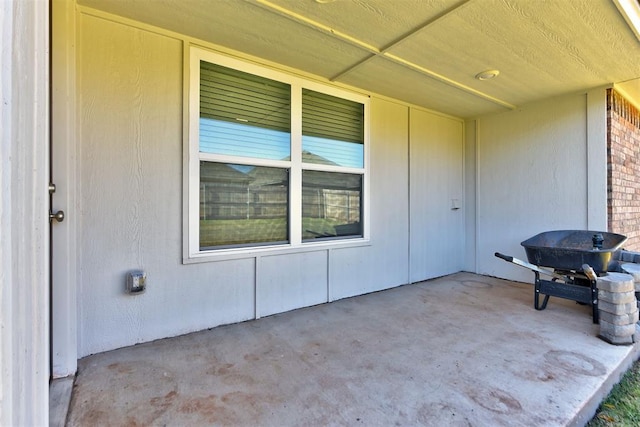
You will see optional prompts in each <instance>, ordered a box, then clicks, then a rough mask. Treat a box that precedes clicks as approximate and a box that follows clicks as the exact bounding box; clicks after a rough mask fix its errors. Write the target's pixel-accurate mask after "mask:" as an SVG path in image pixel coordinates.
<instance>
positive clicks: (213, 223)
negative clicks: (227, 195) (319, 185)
mask: <svg viewBox="0 0 640 427" xmlns="http://www.w3.org/2000/svg"><path fill="white" fill-rule="evenodd" d="M340 225H344V222H343V221H338V220H336V219H331V218H302V239H303V240H309V239H317V238H321V237H334V236H336V235H337V233H336V228H335V227H336V226H340ZM286 236H287V222H286V220H285V219H284V218H272V219H249V220H246V219H218V220H200V247H201V248H206V247H212V246H229V245H243V244H247V243H268V242H283V241H286V240H287V237H286Z"/></svg>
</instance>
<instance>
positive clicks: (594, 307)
mask: <svg viewBox="0 0 640 427" xmlns="http://www.w3.org/2000/svg"><path fill="white" fill-rule="evenodd" d="M590 285H591V313H592V316H593V323H595V324H598V323H600V313H599V311H598V287H597V286H596V285H597V281H596V280H591V283H590Z"/></svg>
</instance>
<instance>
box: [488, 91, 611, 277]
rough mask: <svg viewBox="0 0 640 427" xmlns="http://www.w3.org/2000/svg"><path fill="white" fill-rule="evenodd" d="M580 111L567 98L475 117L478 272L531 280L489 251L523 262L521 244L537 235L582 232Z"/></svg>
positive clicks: (580, 105) (582, 101)
mask: <svg viewBox="0 0 640 427" xmlns="http://www.w3.org/2000/svg"><path fill="white" fill-rule="evenodd" d="M586 112H587V106H586V96H585V95H573V96H567V97H562V98H556V99H552V100H547V101H543V102H540V103H536V104H531V105H529V106H526V107H523V108H521V109H519V110H516V111H511V112H507V113H503V114H497V115H493V116H488V117H484V118H480V119H478V128H477V132H478V133H477V135H478V140H477V144H478V164H477V168H478V182H477V189H478V190H477V191H478V193H477V200H478V218H477V221H478V234H477V238H478V252H477V263H478V264H477V265H478V272H479V273H481V274H488V275H492V276H499V277H506V278H509V279H513V280H520V281H525V282H530V281H531V280H532V274H531V273H530V272H528V271H526V270H524V269H522V268H518V267H516V266H513V265H510V264H507V263H505V262H504V261H502V260H499V259H497V258H495V257H494V255H493V254H494V253H495V252H496V251H498V252H502V253H506V254H510V255H513V256H515V257H518V258H524V256H525V254H524V250H523V248H522V247H521V246H520V242H521V241H523V240H525V239H527V238H529V237H531V236H533V235H535V234H537V233H540V232H542V231H548V230H554V229H585V228H586V226H587V214H588V207H587V202H588V197H587V191H588V188H587V135H586V129H587V121H586V120H587V118H586ZM602 161H603V162H604V161H605V159H602Z"/></svg>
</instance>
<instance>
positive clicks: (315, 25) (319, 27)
mask: <svg viewBox="0 0 640 427" xmlns="http://www.w3.org/2000/svg"><path fill="white" fill-rule="evenodd" d="M471 1H472V0H461V1H460V2H458V3H456V4H455V5H453V6H451V7H450V8H448V9H446V10H444V11H442V12H441V13H439V14H438V15H436V16H435V17H433V18H431V19H429V20H428V21H426V22H425V23H423V24H422V25H421V26H420V27H418V28H416V29H414V30H412V31H410V32H409V33H407V34H405V35H403V36H402V37H400V38H399V39H397V40H395V41H393V42H392V43H391V44H389V45H387V46H386V47H384V48H382V49H379V48H377V47H375V46H373V45H371V44H369V43H366V42H364V41H362V40H359V39H357V38H356V37H353V36H350V35H349V34H346V33H343V32H341V31H338V30H336V29H334V28H331V27H330V26H328V25H325V24H323V23H321V22H318V21H315V20H313V19H311V18H309V17H307V16H304V15H301V14H299V13H297V12H294V11H292V10H289V9H286V8H284V7H282V6H279V5H277V4H274V3H272V2H270V1H269V0H255V1H253V2H252V3H253V4H256V5H258V6H260V7H262V8H263V9H266V10H269V11H271V12H274V13H276V14H278V15H280V16H283V17H285V18H287V19H290V20H292V21H295V22H298V23H300V24H302V25H304V26H306V27H309V28H312V29H314V30H316V31H320V32H322V33H325V34H328V35H330V36H331V37H334V38H337V39H340V40H342V41H344V42H346V43H349V44H350V45H352V46H355V47H357V48H360V49H362V50H365V51H367V52H369V53H371V54H372V55H371V56H369V57H367V58H365V59H364V60H362V61H359V62H357V63H355V64H354V65H352V66H350V67H348V68H346V69H345V70H344V71H342V72H341V73H339V74H337V75H336V76H334V77H332V78H330V80H331V81H335V80H337V79H338V78H340V77H343V76H344V75H346V74H347V73H349V72H352V71H353V70H355V69H357V68H359V67H361V66H362V65H364V64H365V63H367V62H368V61H370V60H371V59H373V58H376V57H381V58H385V59H387V60H389V61H392V62H394V63H396V64H399V65H400V66H403V67H405V68H407V69H411V70H413V71H416V72H418V73H421V74H423V75H424V76H426V77H429V78H432V79H435V80H438V81H440V82H442V83H445V84H447V85H449V86H452V87H454V88H456V89H459V90H462V91H464V92H466V93H468V94H471V95H473V96H477V97H479V98H482V99H485V100H487V101H490V102H493V103H495V104H497V105H500V106H502V107H506V108H508V109H512V110H513V109H515V108H516V106H515V105H513V104H510V103H509V102H506V101H503V100H501V99H498V98H495V97H493V96H491V95H489V94H486V93H484V92H481V91H479V90H476V89H473V88H472V87H469V86H467V85H465V84H462V83H460V82H457V81H455V80H453V79H450V78H448V77H446V76H443V75H442V74H438V73H436V72H435V71H433V70H430V69H428V68H426V67H423V66H421V65H418V64H415V63H413V62H411V61H409V60H407V59H404V58H401V57H399V56H397V55H393V54H391V53H390V52H389V50H390V49H392V48H394V47H397V46H399V45H400V44H401V43H404V42H405V41H407V40H409V39H410V38H412V37H414V36H415V35H416V34H418V33H419V32H421V31H423V30H424V29H426V28H428V27H429V26H431V25H433V23H435V22H436V21H438V20H440V19H442V18H444V17H445V16H448V15H450V14H451V13H453V12H455V11H459V10H460V9H461V8H462V7H463V6H465V5H467V4H468V3H469V2H471Z"/></svg>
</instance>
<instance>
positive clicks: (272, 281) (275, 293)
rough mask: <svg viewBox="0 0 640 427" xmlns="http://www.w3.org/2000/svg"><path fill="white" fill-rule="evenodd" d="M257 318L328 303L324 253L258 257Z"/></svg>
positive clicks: (325, 257) (325, 256)
mask: <svg viewBox="0 0 640 427" xmlns="http://www.w3.org/2000/svg"><path fill="white" fill-rule="evenodd" d="M259 274H260V277H258V287H257V289H256V298H257V299H258V313H257V315H258V317H262V316H268V315H270V314H275V313H282V312H284V311H289V310H293V309H296V308H300V307H308V306H311V305H316V304H321V303H323V302H327V280H328V279H327V254H326V251H319V252H304V253H299V254H288V255H277V256H266V257H262V258H261V268H260V273H259Z"/></svg>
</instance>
